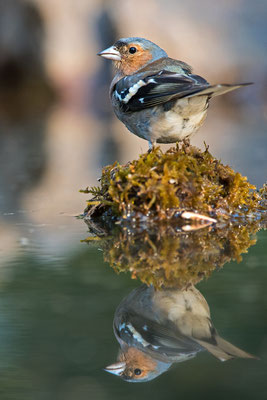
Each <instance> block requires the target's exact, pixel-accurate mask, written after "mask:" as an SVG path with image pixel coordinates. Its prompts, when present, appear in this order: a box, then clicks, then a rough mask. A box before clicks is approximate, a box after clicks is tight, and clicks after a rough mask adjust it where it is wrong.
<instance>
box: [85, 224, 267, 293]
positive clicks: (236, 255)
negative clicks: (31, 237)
mask: <svg viewBox="0 0 267 400" xmlns="http://www.w3.org/2000/svg"><path fill="white" fill-rule="evenodd" d="M87 224H88V226H89V229H90V231H91V232H94V233H95V232H96V231H97V232H98V235H97V236H91V237H89V238H87V239H86V240H85V242H89V243H92V239H93V241H95V237H98V239H99V241H98V242H97V247H98V248H99V247H100V248H102V249H103V251H104V259H105V261H107V262H108V263H109V264H110V265H111V267H112V268H113V269H114V271H115V272H117V273H121V272H129V273H130V274H131V277H132V278H134V279H139V280H140V281H141V282H143V283H146V284H147V285H149V284H153V285H154V286H155V287H156V288H161V287H163V286H164V287H175V288H178V287H179V288H183V287H186V286H187V285H189V284H196V283H198V282H199V281H201V280H202V279H203V278H207V277H209V276H210V275H211V273H212V272H213V271H214V270H217V269H219V268H222V266H223V265H224V264H225V263H226V262H229V261H231V260H236V261H238V262H239V261H241V260H242V256H241V254H242V253H245V252H247V249H248V248H249V247H250V246H252V245H254V244H255V243H256V239H255V237H254V233H255V232H256V231H257V230H259V229H260V228H262V227H263V226H264V225H262V224H260V223H259V222H256V221H253V222H250V223H249V224H246V225H245V226H242V225H240V224H239V223H236V224H232V223H231V224H223V226H221V227H213V228H211V227H206V228H203V229H199V230H196V231H192V232H189V233H186V232H183V231H182V229H181V230H177V229H176V228H174V227H172V226H171V225H170V224H165V223H157V224H155V225H154V226H153V228H152V229H150V228H149V229H147V228H146V229H141V230H140V229H139V230H138V229H131V228H126V227H124V228H123V226H117V227H116V228H115V229H113V230H112V231H108V232H105V230H103V229H101V227H99V226H98V225H95V224H93V222H92V221H89V220H88V221H87Z"/></svg>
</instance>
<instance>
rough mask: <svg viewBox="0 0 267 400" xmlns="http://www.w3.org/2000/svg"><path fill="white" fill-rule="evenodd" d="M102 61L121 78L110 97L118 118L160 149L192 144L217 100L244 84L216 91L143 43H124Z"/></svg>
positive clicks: (132, 40) (156, 48)
mask: <svg viewBox="0 0 267 400" xmlns="http://www.w3.org/2000/svg"><path fill="white" fill-rule="evenodd" d="M98 55H100V56H102V57H104V58H108V59H110V60H112V61H113V62H114V64H115V67H116V69H117V74H116V76H115V78H114V79H113V81H112V83H111V86H110V96H111V102H112V106H113V109H114V111H115V114H116V115H117V117H118V118H119V119H120V120H121V121H122V122H123V123H124V124H125V125H126V127H127V128H128V129H129V130H130V131H131V132H132V133H134V134H135V135H137V136H139V137H141V138H143V139H146V140H148V142H149V148H150V149H151V148H152V146H153V144H154V143H156V142H157V143H174V142H177V141H180V140H183V139H188V138H189V137H190V136H191V135H192V134H193V133H195V132H196V131H197V130H198V129H199V128H200V127H201V125H202V124H203V122H204V120H205V118H206V114H207V109H208V106H209V100H210V99H211V97H214V96H218V95H220V94H224V93H227V92H229V91H231V90H234V89H237V88H239V87H241V86H245V85H248V84H247V83H241V84H234V85H229V84H219V85H210V84H209V83H208V82H207V81H206V80H205V79H204V78H202V77H201V76H199V75H194V74H192V68H191V67H190V66H189V65H188V64H186V63H184V62H183V61H178V60H174V59H172V58H169V57H168V55H167V53H166V52H165V51H164V50H163V49H161V48H160V47H159V46H157V45H156V44H155V43H152V42H151V41H149V40H147V39H143V38H138V37H130V38H124V39H120V40H118V41H117V42H116V43H115V44H114V45H113V46H111V47H109V48H107V49H106V50H103V51H101V52H100V53H98Z"/></svg>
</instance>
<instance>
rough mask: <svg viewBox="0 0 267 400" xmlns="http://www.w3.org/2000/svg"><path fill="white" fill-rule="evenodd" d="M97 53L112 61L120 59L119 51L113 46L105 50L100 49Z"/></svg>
mask: <svg viewBox="0 0 267 400" xmlns="http://www.w3.org/2000/svg"><path fill="white" fill-rule="evenodd" d="M97 55H98V56H101V57H104V58H108V59H109V60H113V61H120V60H121V55H120V52H119V51H118V50H117V49H116V48H115V47H114V46H111V47H109V48H108V49H106V50H103V51H100V53H97Z"/></svg>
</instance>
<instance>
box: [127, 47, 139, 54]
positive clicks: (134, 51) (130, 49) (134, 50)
mask: <svg viewBox="0 0 267 400" xmlns="http://www.w3.org/2000/svg"><path fill="white" fill-rule="evenodd" d="M136 51H137V48H136V47H130V48H129V53H131V54H134V53H136Z"/></svg>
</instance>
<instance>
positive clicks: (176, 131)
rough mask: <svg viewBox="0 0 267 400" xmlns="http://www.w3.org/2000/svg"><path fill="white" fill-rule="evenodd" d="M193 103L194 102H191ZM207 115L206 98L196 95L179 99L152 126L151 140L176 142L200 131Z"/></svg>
mask: <svg viewBox="0 0 267 400" xmlns="http://www.w3.org/2000/svg"><path fill="white" fill-rule="evenodd" d="M191 103H192V104H191ZM206 115H207V106H206V99H203V97H202V98H200V97H195V98H188V99H187V98H186V99H182V100H178V101H177V104H176V105H175V106H174V107H173V108H172V109H171V110H170V111H165V112H164V113H162V114H161V115H160V116H159V118H158V119H157V120H155V121H154V123H153V124H151V126H150V141H151V142H158V143H174V142H177V141H180V140H183V139H187V138H189V137H190V136H192V135H193V134H194V133H196V132H197V131H198V129H199V128H200V127H201V125H202V124H203V122H204V120H205V118H206Z"/></svg>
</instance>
